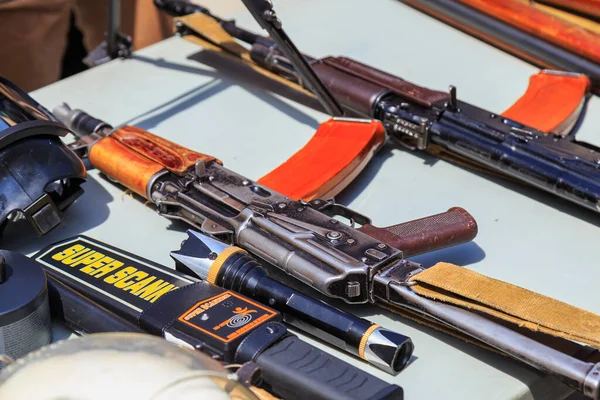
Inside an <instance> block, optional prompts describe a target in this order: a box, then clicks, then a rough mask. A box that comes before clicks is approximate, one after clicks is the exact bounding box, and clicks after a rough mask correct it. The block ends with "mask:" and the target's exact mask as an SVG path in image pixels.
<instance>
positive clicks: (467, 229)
mask: <svg viewBox="0 0 600 400" xmlns="http://www.w3.org/2000/svg"><path fill="white" fill-rule="evenodd" d="M359 230H360V231H362V232H363V233H366V234H367V235H369V236H371V237H374V238H376V239H378V240H380V241H382V242H383V243H386V244H388V245H390V246H392V247H395V248H397V249H399V250H402V253H403V256H404V257H411V256H414V255H417V254H422V253H429V252H431V251H435V250H441V249H443V248H446V247H451V246H455V245H457V244H461V243H466V242H469V241H471V240H473V239H474V238H475V236H477V222H475V218H473V216H472V215H471V214H469V213H468V212H467V211H466V210H464V209H462V208H460V207H453V208H451V209H449V210H448V211H446V212H444V213H441V214H436V215H431V216H429V217H425V218H421V219H416V220H414V221H409V222H405V223H402V224H398V225H392V226H388V227H386V228H377V227H375V226H373V225H370V224H367V225H363V226H362V227H360V228H359Z"/></svg>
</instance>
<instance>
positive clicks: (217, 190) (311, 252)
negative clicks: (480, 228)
mask: <svg viewBox="0 0 600 400" xmlns="http://www.w3.org/2000/svg"><path fill="white" fill-rule="evenodd" d="M55 113H56V114H57V115H58V116H59V118H60V119H62V120H63V122H65V123H66V124H67V125H68V126H69V127H70V128H71V129H72V130H73V131H74V132H75V133H76V134H77V135H78V137H79V141H78V143H77V144H76V145H75V146H74V147H75V148H77V149H78V150H80V151H82V150H84V149H85V152H86V153H87V154H89V161H90V163H91V164H92V165H93V166H94V167H96V168H98V169H99V170H100V171H101V172H103V173H104V174H106V175H108V176H109V177H110V178H111V179H112V180H114V181H116V182H119V183H120V184H122V185H124V186H125V187H127V188H128V189H130V190H132V191H133V192H135V193H137V194H139V195H141V196H142V197H144V198H146V199H147V200H149V201H151V202H152V203H154V204H155V205H156V207H157V209H158V212H159V214H160V215H162V216H164V217H166V218H170V219H173V220H180V221H184V222H186V223H188V224H189V225H191V226H193V227H194V228H196V229H198V230H199V231H201V232H202V233H204V234H207V235H210V236H213V237H215V238H218V239H221V240H223V241H225V242H227V243H230V244H235V245H236V246H239V247H240V248H243V249H245V250H246V251H249V252H251V253H252V254H254V255H256V256H258V257H260V258H261V259H263V260H265V261H267V262H268V263H270V264H272V265H274V266H276V267H278V268H280V269H281V270H282V271H284V272H285V273H287V274H289V275H290V276H291V277H294V278H296V279H298V280H300V281H301V282H303V283H305V284H307V285H309V286H310V287H312V288H314V289H316V290H318V291H320V292H321V293H323V294H325V295H327V296H329V297H332V298H339V299H342V300H344V301H346V302H348V303H351V304H361V303H377V304H380V305H382V306H383V307H386V308H387V307H396V308H400V309H403V310H406V311H407V312H408V313H409V314H413V315H417V316H423V317H424V318H426V319H427V320H428V321H430V323H431V321H437V322H438V323H440V324H442V325H443V326H446V327H447V328H451V329H453V330H456V331H458V332H460V333H462V334H465V335H468V336H470V337H472V338H473V339H475V340H476V341H478V342H480V343H484V344H486V345H487V346H491V347H493V348H495V349H497V350H498V351H500V352H502V353H504V354H506V355H509V356H511V357H514V358H516V359H518V360H520V361H522V362H525V363H527V364H529V365H531V366H533V367H535V368H538V369H539V370H541V371H545V372H548V373H551V374H554V375H556V376H558V377H559V378H561V379H562V380H563V381H564V382H566V383H567V384H569V385H571V386H573V387H575V388H577V389H579V390H581V391H583V392H584V393H586V394H587V395H588V396H590V397H592V398H595V399H600V375H599V374H598V373H597V372H598V371H600V364H598V365H595V364H593V363H589V362H584V361H581V360H579V359H576V358H574V357H572V356H570V355H568V354H566V353H564V352H561V351H558V350H555V349H553V348H551V347H549V346H546V345H545V344H543V343H542V342H540V341H538V340H534V339H532V338H530V337H528V336H525V335H523V334H520V333H517V332H516V331H515V330H513V329H510V328H508V327H506V326H505V325H504V324H501V323H498V322H495V321H496V320H495V319H494V318H486V317H484V316H482V315H481V314H480V313H477V312H473V311H469V310H466V309H462V308H460V307H457V306H454V305H451V304H446V303H441V302H436V301H434V300H431V299H429V298H427V297H426V296H422V295H420V294H419V293H417V292H416V291H415V290H413V288H415V286H413V285H415V284H416V282H413V281H412V279H414V278H418V277H419V276H421V275H422V274H425V271H423V269H422V268H421V266H420V265H418V264H415V263H413V262H410V261H407V260H405V259H404V257H406V256H410V255H414V254H418V253H422V252H427V251H433V250H435V249H438V248H442V247H446V246H449V245H455V244H458V243H462V242H465V241H468V240H471V239H472V238H473V237H474V236H475V234H476V230H477V226H476V224H475V221H474V220H473V219H472V217H471V216H470V215H469V214H468V213H467V212H466V211H464V210H462V209H457V208H454V209H451V210H449V211H448V212H446V213H442V214H438V215H435V216H431V217H427V218H423V219H421V220H416V221H412V222H407V223H405V224H400V225H397V226H395V227H390V228H388V229H381V228H376V227H373V226H372V225H370V223H369V219H368V218H366V217H364V216H362V215H360V214H358V213H356V212H355V211H352V210H350V209H348V208H345V207H343V206H341V205H339V204H336V203H334V202H333V201H328V200H321V199H314V200H312V201H310V202H305V201H297V200H293V199H291V198H289V197H286V196H283V195H282V194H280V193H277V192H275V191H273V190H271V189H270V188H268V187H266V186H263V185H261V184H259V183H257V182H254V181H252V180H250V179H248V178H245V177H243V176H241V175H239V174H237V173H235V172H233V171H230V170H228V169H227V168H225V167H223V166H222V165H221V162H220V161H219V160H217V159H216V158H214V157H211V156H208V155H205V154H200V153H197V152H194V151H192V150H189V149H186V148H183V147H181V146H179V145H177V144H175V143H172V142H169V141H167V140H165V139H162V138H159V137H157V136H154V135H152V134H150V133H148V132H146V131H143V130H142V129H139V128H135V127H131V126H125V127H121V128H117V129H114V130H113V128H112V127H110V126H109V125H108V124H107V123H105V122H103V121H101V120H98V119H95V118H93V117H91V116H89V115H88V114H86V113H85V112H83V111H80V110H70V109H69V108H67V107H66V106H64V105H63V106H60V107H59V108H58V109H56V110H55ZM78 145H79V146H78ZM338 216H342V217H344V218H345V219H348V220H350V221H353V222H352V224H351V225H348V224H345V223H343V222H341V221H340V220H339V219H337V218H336V217H338ZM354 223H358V224H362V226H361V227H360V228H356V227H355V225H354ZM215 264H216V263H215ZM439 265H440V266H441V267H442V268H449V267H450V268H451V267H454V268H458V267H455V266H450V265H449V264H444V263H440V264H439ZM436 267H437V265H436V266H434V267H432V268H429V269H428V270H426V271H427V272H428V271H431V270H432V269H435V268H436ZM458 269H460V268H458ZM455 272H456V271H455ZM444 275H445V276H446V273H445V272H444ZM496 283H497V282H496ZM496 283H494V285H495V284H496ZM536 304H538V303H536ZM545 311H547V310H545ZM569 315H570V314H569ZM525 326H528V325H527V324H525ZM569 343H571V342H569ZM571 344H573V343H571ZM576 346H579V345H576ZM579 347H580V346H579Z"/></svg>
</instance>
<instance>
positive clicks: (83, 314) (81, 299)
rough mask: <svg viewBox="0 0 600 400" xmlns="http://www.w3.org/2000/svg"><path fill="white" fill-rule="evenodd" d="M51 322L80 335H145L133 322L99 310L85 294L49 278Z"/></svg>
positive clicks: (99, 307)
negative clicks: (62, 324) (108, 333)
mask: <svg viewBox="0 0 600 400" xmlns="http://www.w3.org/2000/svg"><path fill="white" fill-rule="evenodd" d="M46 276H47V278H48V296H49V297H50V311H51V314H52V318H54V319H57V320H59V321H61V322H63V323H64V324H65V325H66V326H67V327H69V328H71V330H73V331H75V332H76V333H78V334H85V333H100V332H135V333H144V331H143V330H141V329H140V328H138V327H137V326H136V325H134V324H132V323H131V322H129V321H127V320H125V319H123V318H121V317H119V316H118V315H116V314H114V313H113V312H111V311H109V310H107V309H106V308H104V307H102V306H100V305H99V304H97V303H95V302H94V301H92V300H90V299H89V298H87V297H85V296H84V295H83V294H81V293H79V292H77V291H75V290H74V289H72V288H70V287H68V286H66V285H65V284H63V283H61V282H59V281H57V280H55V279H54V278H53V277H51V276H49V275H46Z"/></svg>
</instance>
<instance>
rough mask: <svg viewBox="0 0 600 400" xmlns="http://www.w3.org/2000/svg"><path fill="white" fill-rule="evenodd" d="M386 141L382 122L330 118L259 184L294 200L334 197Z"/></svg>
mask: <svg viewBox="0 0 600 400" xmlns="http://www.w3.org/2000/svg"><path fill="white" fill-rule="evenodd" d="M384 140H385V128H384V127H383V125H382V124H381V123H380V122H378V121H371V120H345V119H330V120H329V121H327V122H324V123H322V124H321V125H320V126H319V129H317V133H315V135H314V136H313V137H312V138H311V139H310V141H309V142H308V143H307V144H306V145H305V146H304V147H303V148H302V149H300V150H298V152H296V153H295V154H294V155H293V156H292V157H290V158H289V159H288V160H287V161H285V162H284V163H283V164H281V165H280V166H279V167H277V168H276V169H274V170H273V171H271V172H269V173H268V174H267V175H265V176H263V177H262V178H260V179H259V180H258V183H260V184H261V185H264V186H266V187H268V188H270V189H273V190H274V191H276V192H279V193H281V194H283V195H285V196H287V197H290V198H292V199H294V200H298V199H303V200H306V201H310V200H312V199H314V198H329V197H333V196H335V195H336V194H338V193H339V192H341V191H342V190H343V189H344V188H345V187H346V186H348V184H349V183H350V182H352V180H353V179H354V178H355V177H356V176H357V175H358V174H359V173H360V172H361V171H362V170H363V168H364V167H365V166H366V165H367V163H368V162H369V161H370V160H371V158H372V157H373V155H374V154H375V152H376V151H377V150H379V148H380V147H381V146H382V145H383V142H384Z"/></svg>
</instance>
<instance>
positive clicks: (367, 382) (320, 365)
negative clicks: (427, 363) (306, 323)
mask: <svg viewBox="0 0 600 400" xmlns="http://www.w3.org/2000/svg"><path fill="white" fill-rule="evenodd" d="M254 361H255V362H256V363H257V364H258V365H259V366H260V367H261V370H262V375H263V378H264V379H265V381H266V382H269V383H270V385H271V386H272V387H271V389H272V391H273V392H274V393H276V394H277V395H279V396H282V397H283V398H285V399H288V400H294V399H311V400H348V399H356V400H359V399H360V400H366V399H368V400H384V399H385V400H391V399H394V400H396V399H397V400H401V399H402V398H403V392H402V388H400V387H399V386H396V385H391V384H389V383H387V382H384V381H382V380H381V379H379V378H376V377H374V376H372V375H370V374H368V373H367V372H365V371H363V370H361V369H359V368H357V367H354V366H352V365H350V364H348V363H346V362H344V361H342V360H340V359H338V358H336V357H334V356H332V355H330V354H328V353H326V352H324V351H322V350H320V349H318V348H316V347H314V346H312V345H310V344H308V343H306V342H303V341H302V340H300V339H299V338H298V337H297V336H293V335H290V336H286V337H284V338H283V339H281V340H280V341H278V342H276V343H275V344H273V345H272V346H269V347H268V348H267V349H266V350H264V351H263V352H262V353H260V354H259V355H258V356H257V357H256V358H255V360H254Z"/></svg>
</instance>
